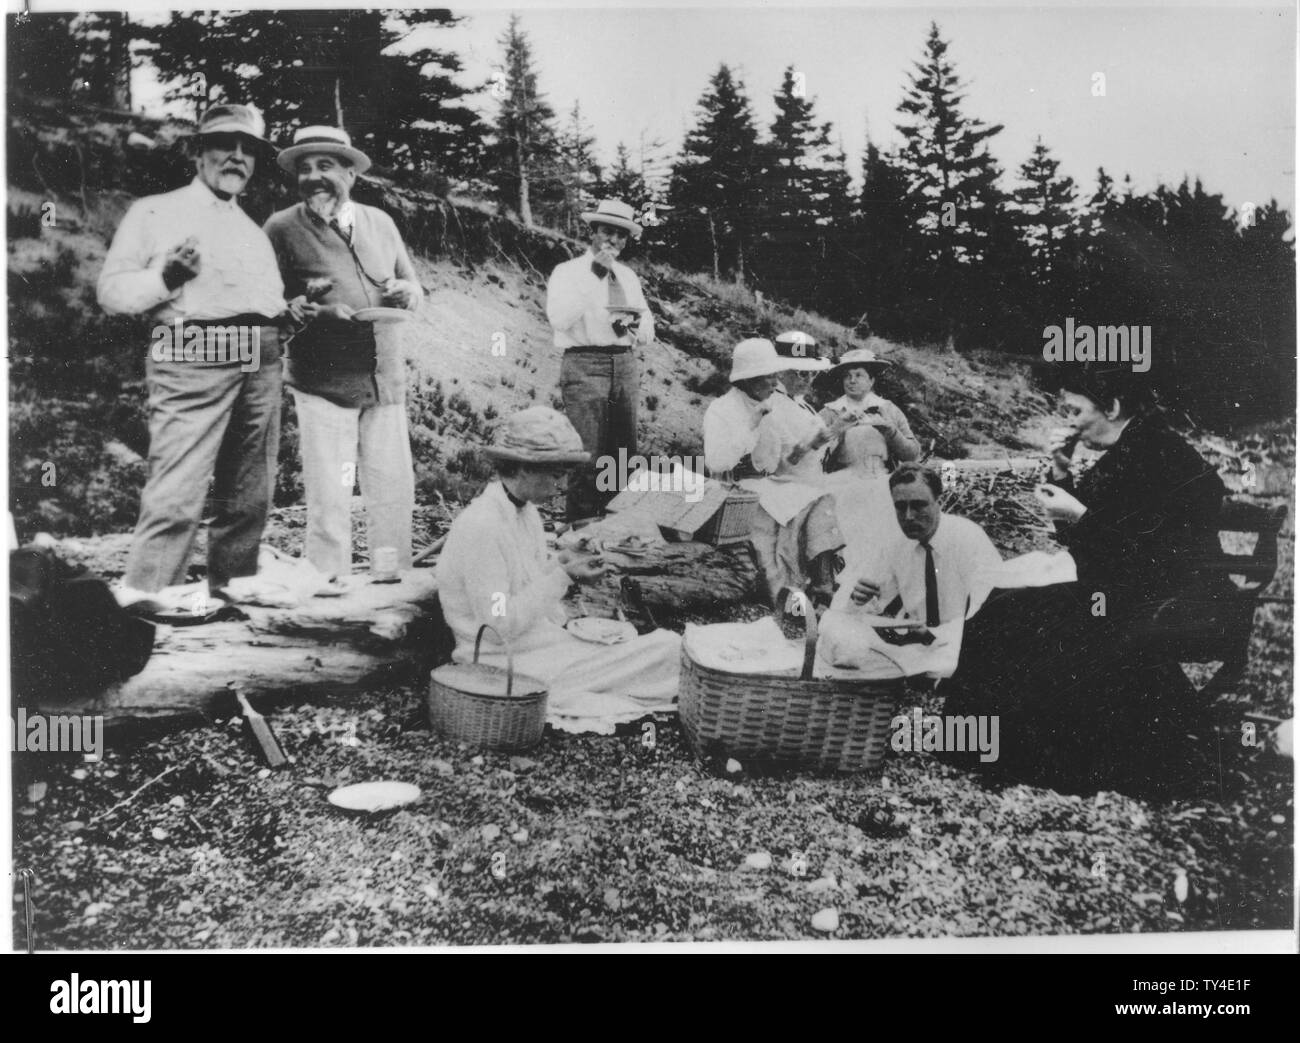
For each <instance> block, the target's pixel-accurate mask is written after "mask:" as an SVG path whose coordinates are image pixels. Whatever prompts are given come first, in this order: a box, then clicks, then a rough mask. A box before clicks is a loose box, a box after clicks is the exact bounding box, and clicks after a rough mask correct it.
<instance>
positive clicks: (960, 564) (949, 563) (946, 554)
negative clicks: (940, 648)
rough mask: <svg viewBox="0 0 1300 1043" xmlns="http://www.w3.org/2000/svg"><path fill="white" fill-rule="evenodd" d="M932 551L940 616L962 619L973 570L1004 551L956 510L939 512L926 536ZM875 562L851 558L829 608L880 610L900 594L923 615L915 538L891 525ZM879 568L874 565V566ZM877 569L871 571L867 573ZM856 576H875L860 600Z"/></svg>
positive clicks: (911, 611)
mask: <svg viewBox="0 0 1300 1043" xmlns="http://www.w3.org/2000/svg"><path fill="white" fill-rule="evenodd" d="M930 546H931V548H932V550H933V553H934V571H935V579H936V580H937V581H938V587H939V591H938V593H939V620H940V621H941V622H944V623H947V622H949V621H950V620H954V619H962V618H964V617H965V615H966V599H967V597H968V596H970V595H971V593H972V591H973V589H974V587H975V584H974V582H973V581H974V578H975V574H976V573H977V572H979V571H980V569H982V568H985V567H987V566H990V565H998V564H1000V563H1001V561H1002V555H1000V554H999V553H998V549H997V548H996V547H995V546H993V541H992V540H990V539H989V538H988V535H987V534H986V533H985V532H984V530H983V529H982V528H980V527H979V525H977V524H976V523H975V522H973V521H971V520H970V519H969V518H960V517H958V516H957V515H955V514H943V515H940V516H939V527H938V528H937V529H936V530H935V532H934V537H933V538H932V539H931V540H930ZM877 560H878V562H879V564H878V565H877V566H876V567H875V568H874V569H871V568H870V567H868V569H855V568H854V563H852V562H850V563H849V567H848V568H847V569H846V570H845V574H844V575H843V576H842V577H841V578H840V587H839V590H837V591H836V592H835V597H834V599H833V601H832V602H831V609H832V610H835V611H841V612H849V613H852V612H855V611H862V612H869V613H879V612H881V611H882V610H883V609H885V608H886V607H887V606H888V605H889V603H890V602H891V601H893V600H894V598H896V597H899V596H901V597H902V599H903V610H904V612H905V613H906V614H907V615H908V616H909V617H911V618H912V619H919V620H922V621H923V620H924V619H925V548H924V547H923V546H921V544H920V543H918V542H917V541H916V540H910V539H908V538H907V537H906V536H904V535H903V533H902V530H901V529H895V530H894V534H893V536H891V538H890V540H889V542H888V543H887V544H886V545H885V547H884V548H883V549H882V552H881V555H880V558H879V559H877ZM877 570H878V571H877ZM867 571H875V572H876V574H875V575H866V574H865V573H866V572H867ZM860 579H870V580H874V581H875V582H876V583H878V584H879V585H880V593H879V594H878V595H877V596H876V597H875V599H874V600H872V601H868V602H867V603H866V604H865V605H863V606H860V607H859V606H857V605H854V604H853V601H852V594H853V587H854V585H855V584H856V583H857V581H858V580H860Z"/></svg>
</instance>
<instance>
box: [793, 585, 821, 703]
mask: <svg viewBox="0 0 1300 1043" xmlns="http://www.w3.org/2000/svg"><path fill="white" fill-rule="evenodd" d="M790 597H791V598H798V599H799V600H798V601H797V602H795V604H797V605H799V607H800V608H802V609H803V616H804V620H803V627H804V634H803V670H801V671H800V673H799V680H801V681H811V680H812V674H813V660H814V659H816V658H817V610H816V609H815V608H813V603H812V598H810V597H809V596H808V595H807V593H806V592H805V591H802V590H795V591H791V593H790Z"/></svg>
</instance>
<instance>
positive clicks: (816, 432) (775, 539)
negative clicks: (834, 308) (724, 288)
mask: <svg viewBox="0 0 1300 1043" xmlns="http://www.w3.org/2000/svg"><path fill="white" fill-rule="evenodd" d="M796 363H799V360H797V359H793V358H788V357H782V356H781V355H780V354H778V353H777V350H776V346H775V345H774V344H773V343H772V342H771V341H770V340H764V339H762V338H751V339H749V340H743V341H741V342H740V343H739V344H737V345H736V348H735V351H734V352H733V353H732V357H731V374H730V380H731V385H732V387H731V390H730V391H728V392H727V393H726V394H725V395H723V396H722V397H721V398H719V399H717V400H716V401H715V402H713V403H712V404H711V405H710V406H709V408H708V410H707V411H706V412H705V414H704V460H705V463H706V465H707V466H708V468H709V470H710V471H711V472H712V473H713V474H715V475H717V476H719V477H722V478H724V479H730V480H734V481H736V482H738V483H739V484H740V485H741V486H742V487H743V488H745V489H749V490H751V491H752V492H756V493H758V503H759V507H760V510H758V511H756V512H755V514H754V531H753V534H752V542H753V545H754V550H755V552H756V553H757V554H758V559H759V564H760V565H761V566H762V569H763V575H764V578H765V580H766V582H767V585H768V593H769V594H770V595H771V597H772V599H773V601H774V602H777V601H779V600H780V594H781V591H782V590H783V589H789V590H804V589H809V590H810V592H811V593H812V596H813V600H814V602H815V603H829V600H830V594H831V591H832V587H833V583H834V572H835V569H834V565H833V561H834V559H835V557H836V554H837V552H838V551H839V550H840V548H841V547H843V546H844V539H843V537H842V536H841V534H840V530H839V526H838V525H837V523H836V518H835V505H834V503H833V502H832V500H831V499H830V498H829V497H828V496H826V495H825V489H824V488H823V484H824V474H823V472H822V465H821V451H822V449H823V448H824V447H825V446H826V445H828V444H829V443H830V442H831V441H833V440H834V439H835V437H836V436H837V435H838V434H839V433H840V431H842V430H843V429H844V427H845V426H846V424H845V422H844V421H839V420H837V421H835V422H834V423H833V424H832V426H830V427H829V428H828V427H827V425H826V424H824V423H823V422H822V420H821V419H820V418H819V417H817V416H815V415H813V414H812V413H810V412H808V411H807V410H804V409H801V408H800V407H799V406H798V405H797V404H795V402H794V401H793V400H792V399H791V398H790V397H789V396H788V395H786V394H784V393H782V392H778V390H777V389H778V387H779V386H780V381H779V379H778V375H779V374H781V373H784V372H786V371H787V370H789V369H791V368H793V367H794V365H795V364H796ZM799 364H802V363H799ZM778 607H780V606H778Z"/></svg>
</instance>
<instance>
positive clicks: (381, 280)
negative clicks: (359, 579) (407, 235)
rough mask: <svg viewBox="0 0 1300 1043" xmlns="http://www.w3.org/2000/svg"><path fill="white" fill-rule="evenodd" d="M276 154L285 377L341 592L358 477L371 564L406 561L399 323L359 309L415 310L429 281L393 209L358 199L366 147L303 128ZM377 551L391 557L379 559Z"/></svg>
mask: <svg viewBox="0 0 1300 1043" xmlns="http://www.w3.org/2000/svg"><path fill="white" fill-rule="evenodd" d="M279 164H280V166H281V168H282V169H284V170H285V171H286V172H287V173H289V174H292V175H294V176H295V177H296V178H297V181H298V194H299V196H300V197H301V198H302V202H301V203H299V204H297V205H296V206H291V207H289V208H288V209H287V210H281V211H280V212H279V213H276V214H272V215H271V218H270V220H269V221H267V222H266V234H267V237H268V238H269V239H270V240H271V243H272V245H273V246H274V247H275V253H276V256H277V258H278V259H279V262H280V271H281V272H282V274H283V275H284V282H285V287H286V289H287V291H288V293H289V295H290V297H291V299H290V301H289V309H290V311H291V312H292V314H293V317H294V319H295V320H296V321H298V322H299V323H304V325H303V326H302V327H301V328H300V329H299V330H298V332H297V333H296V334H295V335H294V337H293V342H292V344H291V345H290V348H289V361H288V365H287V367H286V369H285V382H286V383H287V384H288V385H289V386H290V388H292V389H293V399H294V405H295V406H296V409H297V415H298V441H299V446H300V449H301V452H302V481H303V489H304V492H305V493H306V498H307V560H308V561H310V562H311V563H312V565H314V566H315V567H316V569H317V570H318V571H319V572H320V573H322V575H323V576H325V577H327V580H326V583H325V584H324V586H323V587H322V588H321V590H320V591H318V593H319V594H321V595H336V594H341V593H343V585H342V584H341V582H340V577H347V576H349V575H350V574H351V572H352V514H351V504H352V487H353V484H354V482H355V481H357V480H359V481H360V484H361V495H362V498H363V499H364V501H365V505H366V531H367V540H368V542H367V546H368V547H369V550H370V568H371V572H372V573H391V571H392V570H393V569H394V568H396V569H399V570H400V569H409V568H410V567H411V514H412V511H413V510H414V508H415V472H414V469H413V467H412V463H411V440H410V436H409V434H408V433H407V422H406V365H405V357H404V355H403V350H402V345H401V343H400V341H399V339H398V330H399V329H400V326H399V325H398V324H397V323H394V322H389V321H384V322H361V321H357V320H356V319H354V318H353V315H354V314H355V313H356V312H357V311H360V310H361V309H363V308H373V307H379V306H387V307H392V308H401V309H406V310H409V311H414V310H415V309H416V308H418V307H419V306H420V302H421V301H422V300H423V299H424V291H423V290H422V289H421V288H420V283H419V279H418V277H417V275H416V272H415V267H414V265H412V264H411V258H410V256H409V255H408V254H407V252H406V246H405V245H404V244H403V243H402V237H401V234H400V233H399V232H398V230H397V226H396V225H395V224H394V223H393V219H392V218H391V217H389V216H388V214H386V213H384V211H382V210H379V209H377V208H375V207H372V206H363V205H361V204H360V203H354V202H353V201H352V186H353V185H354V184H355V183H356V179H357V175H358V174H362V173H365V171H366V169H367V168H368V167H369V166H370V159H369V157H368V156H367V155H366V154H365V153H364V152H362V151H361V150H360V149H357V148H353V147H352V141H351V139H350V138H349V137H348V135H347V134H346V133H345V132H344V131H342V130H340V129H339V128H337V127H302V128H300V129H299V130H298V131H297V133H295V134H294V138H293V145H292V146H291V147H289V148H287V149H285V150H284V151H283V152H281V153H280V156H279ZM309 284H311V285H309ZM309 290H312V291H315V292H312V293H311V294H310V295H308V291H309ZM398 317H400V316H398ZM381 551H382V552H383V553H382V555H381V553H380V552H381ZM381 556H383V557H387V558H388V559H389V560H387V561H385V562H382V563H381V562H379V561H378V559H379V558H380V557H381Z"/></svg>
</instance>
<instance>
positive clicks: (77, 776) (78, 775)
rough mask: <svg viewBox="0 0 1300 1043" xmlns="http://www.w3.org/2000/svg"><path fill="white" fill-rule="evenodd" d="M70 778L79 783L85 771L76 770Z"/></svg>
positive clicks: (83, 769) (84, 775)
mask: <svg viewBox="0 0 1300 1043" xmlns="http://www.w3.org/2000/svg"><path fill="white" fill-rule="evenodd" d="M72 777H73V778H74V779H76V780H77V781H78V782H80V781H81V780H82V779H84V778H85V777H86V769H85V768H78V769H77V770H76V771H74V772H73V773H72Z"/></svg>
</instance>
